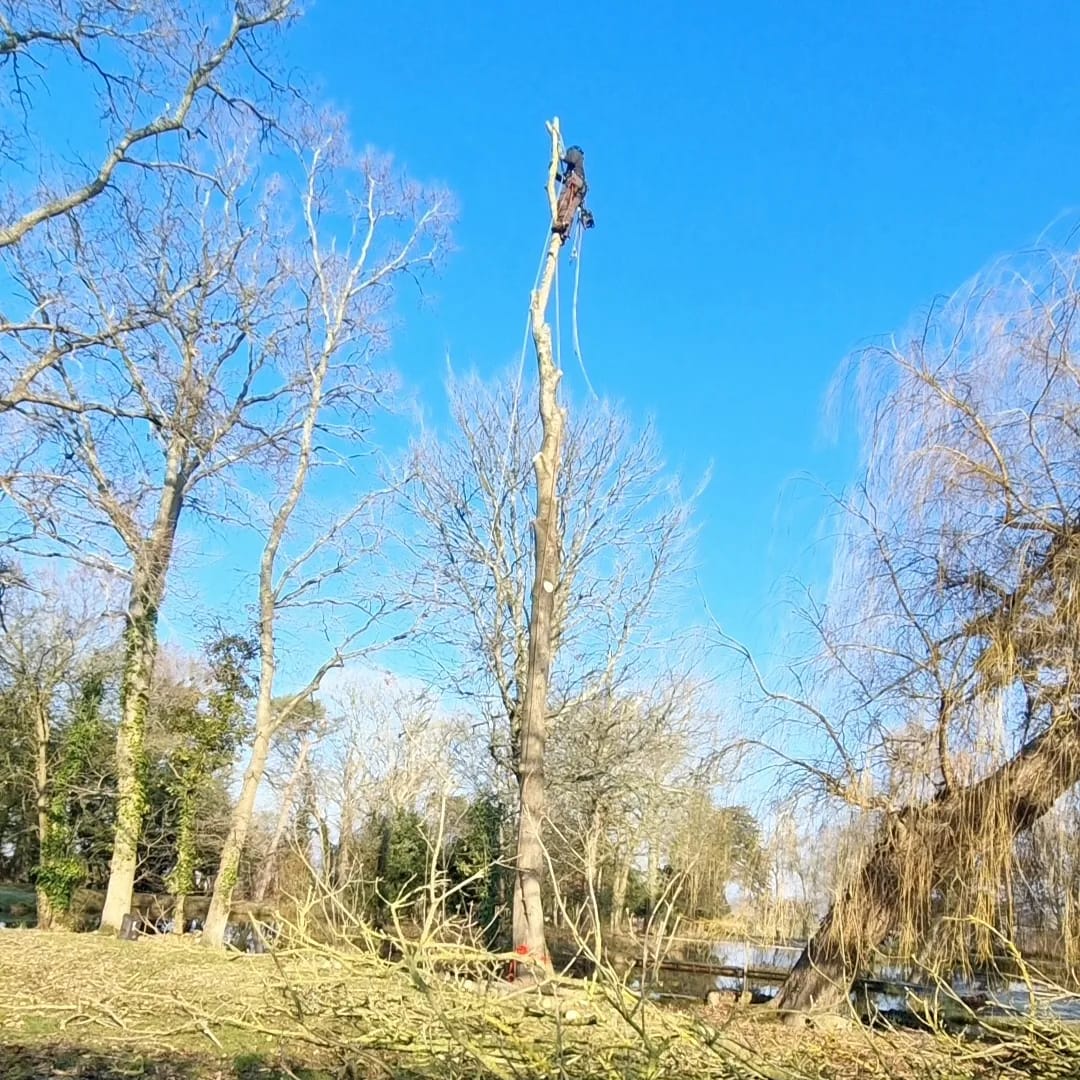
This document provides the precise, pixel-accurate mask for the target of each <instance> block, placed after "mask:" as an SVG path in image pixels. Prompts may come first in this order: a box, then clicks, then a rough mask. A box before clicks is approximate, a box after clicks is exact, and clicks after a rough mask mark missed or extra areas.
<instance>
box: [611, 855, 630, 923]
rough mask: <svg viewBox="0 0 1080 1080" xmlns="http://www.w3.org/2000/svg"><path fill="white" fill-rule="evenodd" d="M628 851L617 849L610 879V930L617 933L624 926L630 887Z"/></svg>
mask: <svg viewBox="0 0 1080 1080" xmlns="http://www.w3.org/2000/svg"><path fill="white" fill-rule="evenodd" d="M630 862H631V855H630V851H629V849H625V850H624V849H623V848H619V849H618V850H617V851H616V852H615V872H614V876H613V877H612V879H611V930H612V933H616V934H617V933H618V932H619V931H620V930H622V929H623V926H624V921H623V920H624V915H625V913H626V893H627V889H628V888H629V886H630Z"/></svg>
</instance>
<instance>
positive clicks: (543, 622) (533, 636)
mask: <svg viewBox="0 0 1080 1080" xmlns="http://www.w3.org/2000/svg"><path fill="white" fill-rule="evenodd" d="M552 144H553V155H552V163H551V168H550V172H549V177H548V198H549V202H550V206H551V212H552V219H553V220H554V218H555V210H556V200H555V182H554V178H555V172H556V170H557V168H558V158H559V154H558V123H557V122H556V123H555V124H554V125H553V126H552ZM562 244H563V236H562V235H561V234H559V233H552V236H551V241H550V242H549V244H548V249H547V255H546V256H545V260H544V267H543V270H542V272H541V276H540V283H539V287H538V288H537V290H536V292H534V293H533V296H532V303H531V324H532V337H533V344H534V345H535V347H536V364H537V369H538V372H539V380H540V395H539V396H540V421H541V426H542V432H543V434H542V438H541V442H540V452H539V453H538V454H537V455H536V457H535V458H534V460H533V467H534V470H535V473H536V517H535V519H534V521H533V542H534V547H535V553H534V554H535V560H534V574H535V577H534V580H533V589H532V607H531V610H530V612H529V637H528V668H527V672H526V679H525V693H524V696H523V701H522V708H521V736H520V742H519V761H518V836H517V852H516V860H515V875H514V899H513V942H514V950H515V952H517V953H520V954H522V955H524V956H525V957H527V959H528V968H527V970H532V971H537V970H539V971H541V972H543V973H544V974H550V972H551V970H552V968H551V957H550V956H549V955H548V949H547V940H546V937H545V934H544V907H543V898H542V895H541V887H542V884H543V875H544V837H543V817H544V802H545V783H544V750H545V744H546V739H547V708H548V688H549V684H550V679H551V662H552V655H553V651H554V649H553V634H552V631H553V615H554V610H555V586H556V583H557V582H558V580H559V571H560V562H561V553H562V537H561V535H560V530H559V506H558V498H557V496H556V484H557V480H558V474H559V466H560V463H561V458H562V441H563V429H564V426H565V415H564V412H563V410H562V408H561V407H560V405H559V403H558V400H557V394H558V387H559V380H560V378H561V376H562V372H560V371H559V370H558V368H556V366H555V360H554V357H553V354H552V347H551V327H550V326H549V325H548V324H547V321H546V312H547V306H548V300H549V297H550V295H551V286H552V282H553V280H554V276H555V269H556V266H557V264H558V259H559V252H560V251H561V249H562Z"/></svg>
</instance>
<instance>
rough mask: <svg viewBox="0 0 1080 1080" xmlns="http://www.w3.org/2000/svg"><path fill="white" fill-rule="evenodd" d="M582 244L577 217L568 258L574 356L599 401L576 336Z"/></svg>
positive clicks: (579, 338) (591, 391)
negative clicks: (571, 272) (571, 276)
mask: <svg viewBox="0 0 1080 1080" xmlns="http://www.w3.org/2000/svg"><path fill="white" fill-rule="evenodd" d="M584 243H585V226H584V225H582V223H581V218H580V217H579V218H578V219H577V221H576V223H575V224H574V243H573V247H572V248H571V251H570V258H571V259H572V260H573V263H574V300H573V305H572V306H571V309H570V320H571V324H572V330H573V335H574V355H575V356H576V357H577V360H578V367H580V368H581V374H582V377H583V378H584V379H585V385H586V386H587V387H588V388H589V393H590V394H592V396H593V397H594V398H596V399H597V400H599V397H600V395H599V394H597V392H596V391H595V390H594V389H593V384H592V383H591V382H590V381H589V373H588V372H587V371H586V370H585V358H584V357H583V356H582V355H581V337H580V335H579V334H578V317H577V306H578V290H579V289H580V287H581V250H582V247H583V245H584Z"/></svg>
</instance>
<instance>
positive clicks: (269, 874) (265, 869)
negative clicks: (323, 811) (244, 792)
mask: <svg viewBox="0 0 1080 1080" xmlns="http://www.w3.org/2000/svg"><path fill="white" fill-rule="evenodd" d="M310 747H311V740H310V738H309V736H308V735H305V736H304V737H303V740H302V741H301V743H300V753H299V754H298V756H297V759H296V764H295V765H294V766H293V769H292V772H291V773H289V779H288V780H287V781H286V782H285V790H284V791H283V792H282V793H281V807H280V808H279V810H278V816H277V822H276V823H275V824H274V835H273V836H272V837H271V838H270V846H269V848H267V851H266V858H265V859H263V865H262V869H261V870H260V871H259V877H258V880H257V881H256V883H255V894H254V896H253V897H252V899H254V900H255V901H256V902H258V903H261V902H262V901H263V900H265V899H266V894H267V892H269V890H270V882H271V881H272V880H273V878H274V869H275V864H276V863H277V853H278V849H279V848H280V847H281V841H282V840H283V839H284V838H285V830H286V829H287V828H288V827H289V818H290V817H291V815H292V805H293V799H294V798H295V797H296V786H297V784H298V783H299V782H300V777H301V775H302V774H303V772H304V768H305V763H306V762H307V756H308V750H309V749H310Z"/></svg>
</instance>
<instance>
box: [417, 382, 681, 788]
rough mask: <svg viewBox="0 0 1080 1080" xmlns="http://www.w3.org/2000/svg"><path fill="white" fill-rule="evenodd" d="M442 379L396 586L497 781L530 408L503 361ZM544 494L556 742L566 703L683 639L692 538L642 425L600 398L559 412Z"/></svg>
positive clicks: (621, 689)
mask: <svg viewBox="0 0 1080 1080" xmlns="http://www.w3.org/2000/svg"><path fill="white" fill-rule="evenodd" d="M449 391H450V408H451V415H452V418H453V422H454V432H453V434H452V435H450V436H447V437H438V436H436V435H434V434H433V435H430V436H428V437H426V438H425V439H423V440H422V441H421V442H420V443H418V445H417V446H416V447H415V449H414V455H413V469H412V472H413V476H414V481H413V484H412V486H411V488H410V489H409V492H408V506H409V508H410V510H411V511H412V513H413V515H414V516H415V518H416V519H417V521H418V525H419V527H418V528H417V529H416V530H415V531H414V533H413V534H412V535H411V536H410V547H411V551H412V555H413V556H414V559H415V563H414V566H415V577H414V579H413V581H412V584H411V586H410V590H409V592H410V595H411V596H412V597H414V598H415V599H416V601H417V605H418V607H419V606H420V604H421V603H422V609H421V617H420V620H419V622H418V629H419V630H420V631H421V632H422V638H421V641H422V643H423V646H424V650H425V654H426V656H427V657H428V660H429V661H430V662H431V664H432V667H433V670H434V671H435V672H436V677H437V678H438V680H439V682H440V684H442V685H444V686H446V687H448V688H449V689H450V690H451V691H452V692H453V693H454V695H455V696H457V697H459V698H460V699H462V700H464V701H465V702H467V704H468V707H469V708H470V709H471V710H472V711H474V712H476V713H477V714H479V715H480V716H481V717H482V718H483V720H484V722H485V724H486V725H487V726H488V742H489V748H490V754H491V759H492V762H491V763H492V765H493V766H494V767H495V771H494V777H493V783H494V786H495V787H496V788H497V789H501V787H502V785H503V784H504V783H505V782H506V780H507V778H508V777H509V778H510V779H511V780H513V781H517V779H518V777H519V775H520V753H521V709H522V703H523V701H524V696H525V677H526V672H527V670H528V655H529V654H528V640H529V638H528V633H529V630H528V624H529V613H530V603H529V597H530V595H531V593H532V591H533V585H534V582H535V580H536V578H535V572H536V568H535V565H534V562H533V559H532V552H533V547H532V545H533V540H532V532H531V521H532V517H533V507H532V506H531V500H532V497H533V487H532V485H533V477H532V471H533V466H532V458H533V455H534V453H535V447H536V445H537V443H538V442H539V440H540V431H539V428H540V424H539V419H538V417H537V415H536V414H535V413H533V412H532V411H531V410H528V409H527V407H526V406H525V404H524V399H523V395H522V390H521V387H520V386H519V385H518V383H517V381H516V379H515V378H514V376H513V375H511V376H510V377H508V378H503V379H500V380H497V381H495V382H492V383H484V382H482V381H480V380H479V379H477V378H475V377H468V378H463V379H454V380H452V381H451V383H450V388H449ZM557 502H558V507H559V529H560V532H561V540H560V544H561V550H560V557H559V567H558V569H559V572H558V574H556V575H555V579H554V583H553V592H552V594H551V596H552V600H553V610H552V649H553V654H552V671H551V676H550V679H551V681H550V688H549V694H548V704H547V713H546V719H545V726H546V727H547V728H549V729H550V737H551V739H552V740H553V741H554V742H558V740H559V739H560V738H561V735H560V728H561V726H562V724H563V720H562V717H563V716H564V714H567V713H568V712H569V711H570V709H571V708H573V709H575V710H577V713H578V716H579V717H587V716H588V717H592V716H593V715H594V712H593V709H592V704H591V703H593V702H600V701H601V700H614V699H615V698H618V697H619V696H620V695H623V694H631V693H635V692H640V691H641V690H642V688H643V686H645V685H646V684H647V683H648V681H649V680H650V679H651V678H652V677H653V676H654V675H655V673H656V672H658V671H661V670H663V669H664V666H665V664H664V659H663V658H664V654H665V653H671V652H675V653H681V652H682V651H683V645H682V644H681V643H677V638H678V633H677V618H676V615H675V608H676V606H677V604H676V602H677V600H678V598H679V595H680V589H681V588H682V586H683V585H684V584H685V582H686V576H685V571H686V570H687V568H688V565H689V557H690V550H691V542H692V538H693V532H692V527H691V521H690V514H691V505H692V503H691V501H690V500H687V499H685V498H683V497H682V496H681V495H680V493H679V491H678V488H677V485H676V484H675V483H674V482H673V480H672V479H671V478H670V477H669V476H667V475H666V473H665V469H664V464H663V461H662V459H661V457H660V455H659V453H658V450H657V445H656V439H655V437H654V435H653V432H652V430H651V429H650V428H648V427H646V428H644V429H643V430H635V428H634V427H633V426H632V425H631V424H630V423H629V422H628V421H627V420H626V418H625V417H623V416H622V415H620V414H619V413H618V412H617V411H616V410H615V409H613V408H611V407H610V406H607V405H604V404H593V405H590V406H583V407H582V408H581V409H580V410H578V411H576V413H575V416H574V417H572V418H570V419H569V420H568V423H567V427H566V430H565V432H564V435H563V439H562V460H561V466H560V470H559V483H558V491H557ZM567 722H568V723H570V721H567Z"/></svg>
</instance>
